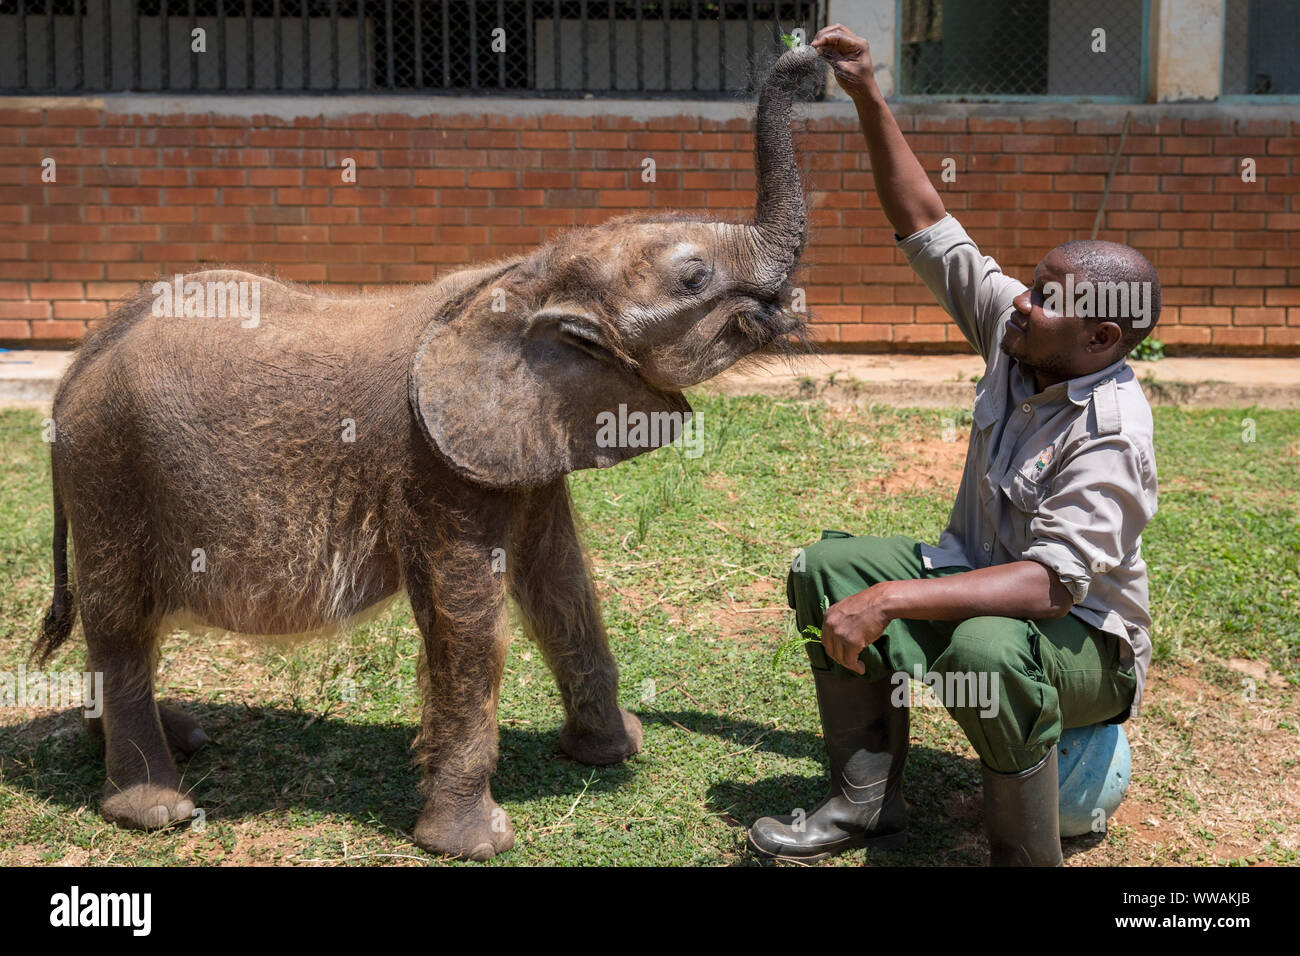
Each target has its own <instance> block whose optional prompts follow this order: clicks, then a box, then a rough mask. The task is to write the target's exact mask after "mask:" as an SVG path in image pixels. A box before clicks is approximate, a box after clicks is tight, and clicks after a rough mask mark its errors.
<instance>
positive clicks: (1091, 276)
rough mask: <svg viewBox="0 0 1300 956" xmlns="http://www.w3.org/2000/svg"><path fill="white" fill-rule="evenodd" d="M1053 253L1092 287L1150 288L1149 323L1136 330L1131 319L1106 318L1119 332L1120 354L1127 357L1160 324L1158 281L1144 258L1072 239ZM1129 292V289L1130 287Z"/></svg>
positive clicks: (1102, 243) (1127, 249)
mask: <svg viewBox="0 0 1300 956" xmlns="http://www.w3.org/2000/svg"><path fill="white" fill-rule="evenodd" d="M1057 249H1059V250H1060V251H1061V254H1062V255H1063V256H1064V257H1065V261H1066V262H1067V263H1068V264H1069V266H1070V270H1071V271H1072V272H1074V273H1075V274H1076V276H1077V278H1078V279H1087V280H1088V281H1089V282H1092V283H1094V284H1095V283H1100V282H1127V283H1132V282H1149V283H1151V285H1150V286H1149V288H1150V289H1151V302H1150V305H1151V321H1150V322H1147V323H1146V324H1145V325H1143V327H1141V328H1137V327H1135V326H1134V324H1133V316H1132V315H1126V316H1118V317H1111V316H1108V317H1107V318H1108V319H1109V320H1110V321H1113V322H1115V324H1116V325H1118V326H1119V327H1120V328H1121V329H1122V330H1123V333H1124V334H1123V340H1122V341H1123V345H1124V354H1125V355H1127V354H1128V353H1129V352H1131V351H1133V349H1134V348H1136V347H1137V345H1138V343H1139V342H1141V341H1142V340H1143V339H1145V338H1146V337H1147V336H1148V335H1150V334H1151V330H1152V329H1154V328H1155V327H1156V322H1158V321H1159V320H1160V277H1159V276H1158V275H1157V274H1156V267H1155V266H1153V265H1152V264H1151V263H1150V261H1149V260H1148V259H1147V257H1146V256H1144V255H1142V253H1140V252H1138V251H1137V250H1136V249H1134V248H1133V247H1132V246H1126V245H1123V244H1122V243H1118V242H1105V241H1103V240H1101V239H1075V240H1072V241H1070V242H1063V243H1061V244H1060V245H1059V246H1057ZM1130 288H1131V286H1130Z"/></svg>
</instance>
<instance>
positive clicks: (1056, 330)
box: [1001, 249, 1118, 381]
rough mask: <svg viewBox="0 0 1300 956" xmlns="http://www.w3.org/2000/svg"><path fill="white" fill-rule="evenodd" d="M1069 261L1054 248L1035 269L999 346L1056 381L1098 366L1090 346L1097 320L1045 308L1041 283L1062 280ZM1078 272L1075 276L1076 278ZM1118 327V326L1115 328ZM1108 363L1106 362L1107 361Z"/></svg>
mask: <svg viewBox="0 0 1300 956" xmlns="http://www.w3.org/2000/svg"><path fill="white" fill-rule="evenodd" d="M1069 271H1070V266H1069V263H1068V262H1067V261H1066V259H1065V256H1064V255H1063V254H1062V253H1061V251H1060V250H1059V249H1053V250H1052V251H1051V252H1049V253H1048V254H1047V255H1046V256H1044V257H1043V261H1042V262H1040V263H1039V264H1038V268H1036V269H1035V270H1034V281H1033V282H1032V283H1031V288H1029V289H1026V290H1025V291H1024V292H1022V293H1020V295H1018V296H1016V298H1015V300H1014V302H1013V305H1014V306H1015V311H1014V312H1012V313H1011V318H1010V319H1008V321H1007V326H1006V332H1005V333H1004V334H1003V336H1002V342H1001V348H1002V351H1003V352H1005V353H1006V354H1007V355H1008V356H1010V357H1011V358H1013V359H1015V360H1016V361H1017V362H1019V363H1020V364H1021V365H1022V366H1024V367H1025V369H1026V370H1027V371H1029V372H1031V373H1033V372H1036V373H1039V374H1041V375H1042V376H1044V377H1046V378H1050V379H1055V380H1058V381H1063V380H1065V379H1070V378H1076V377H1078V376H1080V375H1086V374H1088V373H1089V372H1092V371H1094V370H1095V368H1096V367H1097V360H1098V356H1097V350H1096V349H1095V348H1092V349H1090V348H1089V343H1090V342H1092V343H1093V344H1094V345H1095V344H1096V343H1095V342H1093V339H1094V333H1095V332H1096V331H1097V326H1098V323H1097V322H1090V321H1088V320H1086V319H1081V318H1079V317H1078V316H1071V315H1062V314H1060V312H1062V311H1064V310H1057V311H1055V312H1053V311H1050V310H1048V309H1046V308H1044V302H1043V287H1044V285H1045V284H1046V283H1048V282H1057V283H1060V284H1061V285H1062V286H1064V284H1065V274H1066V273H1067V272H1069ZM1080 278H1081V277H1080V276H1077V275H1076V276H1075V281H1076V282H1078V280H1079V279H1080ZM1117 331H1118V330H1117ZM1107 364H1108V363H1107Z"/></svg>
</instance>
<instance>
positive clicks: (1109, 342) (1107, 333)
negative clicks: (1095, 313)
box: [1087, 322, 1124, 352]
mask: <svg viewBox="0 0 1300 956" xmlns="http://www.w3.org/2000/svg"><path fill="white" fill-rule="evenodd" d="M1090 331H1091V332H1092V335H1091V337H1090V338H1089V339H1088V346H1087V347H1088V351H1089V352H1105V351H1107V350H1108V349H1112V348H1114V347H1116V346H1117V345H1119V343H1120V341H1121V340H1122V339H1123V338H1124V330H1123V329H1121V328H1120V327H1119V325H1118V324H1117V323H1115V322H1095V323H1092V328H1091V330H1090Z"/></svg>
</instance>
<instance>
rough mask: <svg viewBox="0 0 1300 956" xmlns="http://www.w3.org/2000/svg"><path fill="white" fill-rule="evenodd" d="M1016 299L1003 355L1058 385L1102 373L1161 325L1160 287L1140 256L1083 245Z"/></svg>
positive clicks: (1071, 245)
mask: <svg viewBox="0 0 1300 956" xmlns="http://www.w3.org/2000/svg"><path fill="white" fill-rule="evenodd" d="M1030 285H1031V288H1029V289H1027V290H1026V291H1024V292H1022V293H1021V294H1020V295H1018V296H1016V298H1015V311H1014V312H1013V313H1012V315H1011V319H1010V320H1009V321H1008V323H1007V328H1006V333H1005V334H1004V336H1003V338H1002V343H1001V347H1002V351H1003V352H1005V353H1006V354H1007V355H1009V356H1010V357H1011V358H1013V359H1015V360H1016V361H1017V362H1019V363H1020V364H1021V365H1023V366H1025V367H1026V368H1028V369H1030V370H1032V371H1034V372H1036V373H1038V374H1039V375H1040V376H1041V377H1042V378H1045V379H1048V380H1050V381H1064V380H1066V379H1070V378H1077V377H1079V376H1081V375H1088V374H1091V373H1092V372H1096V371H1100V370H1101V369H1103V368H1105V367H1106V366H1108V365H1111V364H1113V363H1114V362H1117V361H1118V360H1119V359H1121V358H1123V357H1124V356H1125V355H1127V354H1128V353H1129V352H1130V351H1132V349H1133V348H1134V346H1136V345H1137V344H1138V343H1139V342H1141V341H1142V340H1143V339H1145V338H1146V337H1147V335H1148V334H1149V333H1150V332H1151V329H1152V328H1154V327H1155V324H1156V320H1157V319H1159V318H1160V279H1159V278H1158V277H1157V275H1156V270H1155V267H1154V266H1152V265H1151V263H1150V262H1148V261H1147V259H1146V257H1145V256H1143V255H1142V254H1141V253H1140V252H1138V251H1137V250H1136V249H1133V248H1131V247H1129V246H1125V245H1120V244H1119V243H1117V242H1102V241H1100V240H1097V239H1081V240H1077V241H1074V242H1066V243H1063V244H1062V245H1059V246H1057V247H1056V248H1055V249H1053V250H1052V251H1051V252H1049V253H1048V254H1047V255H1046V256H1044V257H1043V261H1042V262H1040V263H1039V264H1038V267H1037V268H1036V269H1035V270H1034V279H1033V282H1032V283H1030Z"/></svg>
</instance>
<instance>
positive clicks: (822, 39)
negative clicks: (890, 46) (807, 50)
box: [812, 23, 876, 99]
mask: <svg viewBox="0 0 1300 956" xmlns="http://www.w3.org/2000/svg"><path fill="white" fill-rule="evenodd" d="M812 47H813V49H815V50H816V51H817V52H818V53H820V54H821V55H822V56H823V57H824V58H825V59H826V60H827V61H829V62H830V65H831V69H833V70H834V71H835V81H836V82H837V83H839V85H840V89H842V90H843V91H844V92H845V93H847V94H848V95H849V96H851V97H853V98H854V99H857V98H858V97H859V96H864V95H866V94H867V93H868V92H870V91H871V90H872V89H873V88H874V87H875V85H876V78H875V74H874V72H873V71H872V66H871V49H870V48H869V47H868V46H867V41H866V40H864V39H862V37H860V36H858V35H857V34H856V33H854V32H853V31H852V30H850V29H849V28H848V27H846V26H844V25H843V24H842V23H832V24H831V25H830V26H828V27H822V28H821V29H820V30H818V31H817V35H816V36H815V37H813V41H812Z"/></svg>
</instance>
